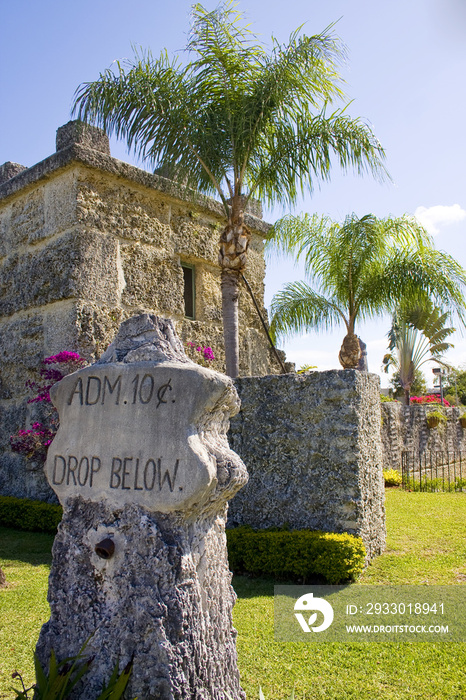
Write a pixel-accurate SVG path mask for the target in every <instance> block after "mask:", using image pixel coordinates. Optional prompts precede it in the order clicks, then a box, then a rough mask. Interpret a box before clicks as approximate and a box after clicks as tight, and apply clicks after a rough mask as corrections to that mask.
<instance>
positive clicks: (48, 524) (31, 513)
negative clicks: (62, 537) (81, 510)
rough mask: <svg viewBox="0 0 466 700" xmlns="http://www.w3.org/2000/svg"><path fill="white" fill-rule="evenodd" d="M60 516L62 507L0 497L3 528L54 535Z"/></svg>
mask: <svg viewBox="0 0 466 700" xmlns="http://www.w3.org/2000/svg"><path fill="white" fill-rule="evenodd" d="M62 514H63V510H62V507H61V506H58V505H54V504H53V503H43V502H42V501H31V500H29V499H27V498H14V497H13V496H0V525H2V526H3V527H11V528H13V529H14V530H27V531H29V532H49V533H51V534H52V535H54V534H55V533H56V531H57V527H58V524H59V522H60V520H61V518H62Z"/></svg>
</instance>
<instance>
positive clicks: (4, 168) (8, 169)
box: [0, 160, 26, 185]
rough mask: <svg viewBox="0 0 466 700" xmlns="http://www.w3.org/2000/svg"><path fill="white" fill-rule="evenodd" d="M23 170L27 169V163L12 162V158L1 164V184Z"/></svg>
mask: <svg viewBox="0 0 466 700" xmlns="http://www.w3.org/2000/svg"><path fill="white" fill-rule="evenodd" d="M23 170H26V166H25V165H20V164H19V163H12V162H11V161H10V160H9V161H7V162H6V163H3V165H0V185H3V183H4V182H7V180H11V178H12V177H15V175H19V173H22V172H23Z"/></svg>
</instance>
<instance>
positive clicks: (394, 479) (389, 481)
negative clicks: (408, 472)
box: [383, 469, 401, 486]
mask: <svg viewBox="0 0 466 700" xmlns="http://www.w3.org/2000/svg"><path fill="white" fill-rule="evenodd" d="M383 478H384V479H385V486H399V485H400V484H401V474H400V472H397V470H396V469H384V470H383Z"/></svg>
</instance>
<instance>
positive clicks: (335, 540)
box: [0, 496, 366, 583]
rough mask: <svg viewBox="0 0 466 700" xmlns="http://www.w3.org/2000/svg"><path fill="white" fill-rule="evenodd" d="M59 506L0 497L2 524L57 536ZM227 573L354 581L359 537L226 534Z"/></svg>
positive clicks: (361, 552) (246, 530)
mask: <svg viewBox="0 0 466 700" xmlns="http://www.w3.org/2000/svg"><path fill="white" fill-rule="evenodd" d="M62 513H63V511H62V507H61V506H58V505H54V504H52V503H43V502H42V501H31V500H28V499H26V498H14V497H13V496H0V525H2V526H3V527H11V528H13V529H16V530H28V531H31V532H49V533H51V534H53V535H54V534H55V533H56V531H57V527H58V524H59V522H60V520H61V518H62ZM226 534H227V546H228V559H229V563H230V568H231V570H232V571H234V572H235V573H250V574H254V575H256V576H259V575H266V576H274V577H277V578H289V579H297V578H299V579H306V578H310V577H312V576H322V577H323V578H324V579H325V580H326V581H327V582H328V583H341V582H342V581H349V580H354V579H356V578H357V577H358V576H359V574H360V573H361V572H362V570H363V568H364V561H365V556H366V551H365V549H364V544H363V542H362V540H361V538H360V537H355V536H354V535H348V534H346V533H343V534H336V533H332V532H319V531H311V530H277V529H273V528H272V529H270V530H253V529H252V528H251V527H248V526H247V525H246V526H242V527H237V528H234V529H231V530H230V529H228V530H227V531H226Z"/></svg>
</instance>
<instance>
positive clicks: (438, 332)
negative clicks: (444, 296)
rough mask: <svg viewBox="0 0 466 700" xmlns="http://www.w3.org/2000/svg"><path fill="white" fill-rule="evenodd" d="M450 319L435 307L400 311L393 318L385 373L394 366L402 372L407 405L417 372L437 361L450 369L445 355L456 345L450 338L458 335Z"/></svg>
mask: <svg viewBox="0 0 466 700" xmlns="http://www.w3.org/2000/svg"><path fill="white" fill-rule="evenodd" d="M448 316H449V314H448V313H442V312H441V310H440V309H439V308H437V307H436V308H432V305H430V308H429V305H428V306H427V308H425V307H417V308H413V309H412V310H408V311H406V310H405V309H403V308H398V309H397V310H396V312H395V314H394V316H393V322H392V327H391V328H390V331H389V333H388V339H389V346H388V348H389V350H390V353H389V354H387V355H385V357H384V358H383V365H382V366H383V368H384V370H385V372H388V371H389V369H390V368H391V367H393V368H394V369H396V371H397V372H398V373H399V381H400V384H401V386H402V387H403V389H404V402H405V404H406V405H407V406H409V396H410V391H411V386H412V384H413V382H414V379H415V376H416V371H418V370H420V368H421V367H422V365H424V364H425V363H426V362H430V361H434V362H437V363H439V364H441V365H444V366H448V365H446V363H445V361H444V358H443V354H444V353H445V352H446V351H447V350H448V349H449V348H452V347H454V346H453V345H452V344H451V343H448V342H446V338H448V336H450V335H451V334H452V333H454V332H455V329H454V328H447V327H445V323H446V321H447V319H448ZM394 351H395V352H394Z"/></svg>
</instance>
